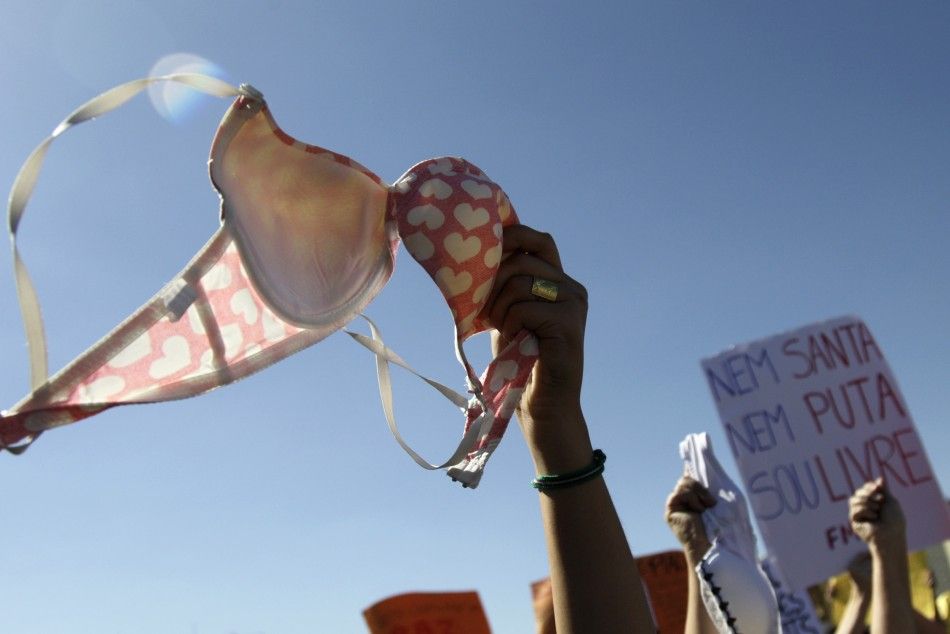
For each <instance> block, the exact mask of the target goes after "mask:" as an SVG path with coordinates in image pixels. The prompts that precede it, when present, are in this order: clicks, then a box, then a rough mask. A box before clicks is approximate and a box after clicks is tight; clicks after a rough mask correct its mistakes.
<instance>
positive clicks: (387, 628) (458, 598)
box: [363, 592, 491, 634]
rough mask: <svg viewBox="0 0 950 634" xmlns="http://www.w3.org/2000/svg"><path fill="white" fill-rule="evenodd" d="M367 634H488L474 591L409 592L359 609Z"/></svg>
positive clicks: (482, 611)
mask: <svg viewBox="0 0 950 634" xmlns="http://www.w3.org/2000/svg"><path fill="white" fill-rule="evenodd" d="M363 618H365V619H366V625H368V626H369V631H370V634H491V628H489V626H488V619H487V618H486V617H485V610H484V609H483V608H482V602H481V600H479V598H478V593H477V592H413V593H408V594H397V595H396V596H392V597H389V598H387V599H383V600H382V601H379V602H378V603H374V604H373V605H371V606H369V607H368V608H366V609H365V610H363Z"/></svg>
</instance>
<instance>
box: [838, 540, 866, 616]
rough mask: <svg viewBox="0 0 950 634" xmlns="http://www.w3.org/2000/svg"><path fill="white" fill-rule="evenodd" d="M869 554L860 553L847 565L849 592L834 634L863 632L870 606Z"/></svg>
mask: <svg viewBox="0 0 950 634" xmlns="http://www.w3.org/2000/svg"><path fill="white" fill-rule="evenodd" d="M871 571H872V566H871V556H870V555H869V554H867V553H861V554H860V555H858V556H857V557H855V558H854V559H853V560H852V561H851V563H850V564H849V565H848V575H849V576H850V577H851V593H850V594H849V595H848V603H847V604H845V606H844V612H842V614H841V619H840V620H839V621H838V627H837V629H835V634H863V633H864V621H865V619H866V618H867V615H868V608H869V607H871V576H872V572H871Z"/></svg>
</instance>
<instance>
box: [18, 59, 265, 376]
mask: <svg viewBox="0 0 950 634" xmlns="http://www.w3.org/2000/svg"><path fill="white" fill-rule="evenodd" d="M164 81H174V82H178V83H180V84H185V85H186V86H190V87H191V88H194V89H195V90H199V91H201V92H204V93H207V94H209V95H213V96H215V97H234V96H237V95H241V94H245V95H248V96H250V97H252V98H253V97H256V96H257V95H260V93H258V92H257V90H255V89H253V88H252V87H250V86H246V87H245V86H242V87H241V88H235V87H234V86H232V85H231V84H229V83H227V82H225V81H222V80H220V79H218V78H216V77H211V76H209V75H202V74H200V73H177V74H173V75H164V76H161V77H147V78H144V79H136V80H133V81H130V82H127V83H124V84H121V85H119V86H116V87H115V88H112V89H110V90H107V91H106V92H104V93H102V94H100V95H98V96H96V97H93V98H92V99H90V100H89V101H87V102H86V103H84V104H83V105H81V106H79V107H78V108H76V109H75V110H74V111H73V112H72V113H71V114H70V115H69V116H68V117H66V118H65V119H63V121H62V122H61V123H60V124H59V125H58V126H56V128H55V129H54V130H53V132H52V133H51V134H50V135H49V136H48V137H46V138H45V139H43V141H42V142H41V143H40V144H39V145H38V146H37V147H36V149H34V150H33V151H32V152H31V153H30V156H29V157H27V159H26V161H24V163H23V166H22V167H20V171H19V172H18V173H17V176H16V179H15V180H14V181H13V188H12V189H11V190H10V198H9V199H8V201H7V224H8V227H9V232H10V246H11V248H12V250H13V271H14V276H15V279H16V291H17V300H18V301H19V304H20V314H21V315H22V317H23V327H24V329H25V330H26V341H27V346H28V349H29V359H30V386H31V387H32V388H33V389H34V390H36V389H38V388H39V387H40V386H41V385H43V384H44V383H45V382H46V380H47V378H48V377H49V366H48V362H47V353H46V334H45V333H44V329H43V315H42V312H41V311H40V302H39V298H38V297H37V294H36V288H35V287H34V285H33V281H32V280H31V279H30V274H29V271H28V270H27V268H26V264H25V263H24V262H23V259H22V258H21V257H20V251H19V249H17V244H16V234H17V230H18V229H19V226H20V220H22V219H23V213H24V212H25V211H26V205H27V203H28V202H29V201H30V196H32V194H33V188H34V187H35V186H36V180H37V178H38V177H39V175H40V169H41V168H42V167H43V160H44V158H45V157H46V152H47V151H48V150H49V146H50V145H52V143H53V141H54V140H55V139H56V138H57V137H59V136H60V135H61V134H63V133H64V132H66V130H68V129H69V128H71V127H73V126H74V125H78V124H80V123H83V122H84V121H89V120H90V119H95V118H96V117H98V116H101V115H104V114H106V113H107V112H109V111H111V110H115V109H116V108H118V107H119V106H121V105H122V104H124V103H125V102H127V101H128V100H129V99H131V98H132V97H135V96H136V95H137V94H139V93H140V92H142V91H143V90H145V89H146V88H148V87H149V86H150V85H151V84H154V83H158V82H164Z"/></svg>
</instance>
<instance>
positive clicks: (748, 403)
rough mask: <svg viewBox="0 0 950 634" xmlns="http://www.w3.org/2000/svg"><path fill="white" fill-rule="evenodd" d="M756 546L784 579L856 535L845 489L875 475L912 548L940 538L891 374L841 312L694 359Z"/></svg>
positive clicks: (935, 507)
mask: <svg viewBox="0 0 950 634" xmlns="http://www.w3.org/2000/svg"><path fill="white" fill-rule="evenodd" d="M702 369H703V375H704V377H705V379H706V382H707V384H708V386H709V389H710V391H711V392H712V397H713V400H714V402H715V404H716V407H717V409H718V411H719V417H720V419H721V420H722V424H723V426H724V429H725V435H726V440H727V441H728V443H729V447H730V449H731V450H732V453H733V456H735V459H736V463H737V464H738V467H739V472H740V474H741V478H742V482H743V485H744V489H745V492H746V497H747V499H748V501H749V504H750V506H751V507H752V512H753V514H754V516H755V518H756V521H757V523H758V526H759V530H760V532H761V534H762V538H763V540H764V541H765V545H766V548H767V549H768V552H769V554H770V555H771V556H773V557H774V559H775V561H776V563H777V564H778V566H779V568H781V571H782V573H783V576H784V578H785V580H786V581H787V582H788V584H789V586H790V587H792V588H793V589H800V588H803V587H805V586H807V585H809V584H812V583H815V582H818V581H821V580H823V579H825V578H827V577H829V576H831V575H833V574H835V573H837V572H840V571H841V570H843V569H844V568H845V567H846V566H847V563H848V561H849V560H850V559H851V558H852V557H853V556H854V555H855V554H857V553H858V552H860V551H861V550H862V549H863V548H864V545H863V544H862V543H861V541H860V540H859V539H858V538H857V537H856V536H855V535H854V534H853V532H852V531H851V529H850V525H849V522H848V498H849V497H850V496H851V494H852V493H853V492H854V490H855V489H857V488H858V487H860V486H861V485H862V484H864V483H865V482H867V481H869V480H873V479H875V478H878V477H880V476H883V477H884V478H885V480H886V481H887V486H888V487H889V489H890V490H891V491H892V492H893V494H894V495H895V496H896V497H897V498H898V499H899V500H900V503H901V506H902V507H903V509H904V515H905V516H906V517H907V540H908V547H909V548H911V549H917V548H923V547H926V546H929V545H930V544H933V543H936V542H939V541H941V540H943V539H946V538H947V537H950V514H948V512H947V509H946V506H945V504H944V501H943V496H942V494H941V492H940V487H939V484H938V483H937V481H936V478H935V477H934V473H933V470H932V469H931V466H930V462H929V461H928V459H927V454H926V451H925V449H924V446H923V443H922V442H921V440H920V438H919V436H918V435H917V430H916V428H915V427H914V423H913V421H912V420H911V416H910V411H909V409H908V407H907V403H906V402H905V400H904V397H903V396H902V395H901V392H900V389H899V388H898V385H897V381H896V380H895V379H894V375H893V373H892V372H891V370H890V367H889V366H888V364H887V361H886V360H885V358H884V354H883V353H882V351H881V348H880V346H879V345H878V343H877V341H876V340H875V339H874V337H873V336H872V334H871V331H870V329H868V327H867V326H866V325H865V324H864V322H863V321H861V320H860V319H859V318H857V317H842V318H838V319H834V320H830V321H827V322H821V323H817V324H812V325H809V326H806V327H804V328H801V329H798V330H795V331H791V332H787V333H784V334H781V335H776V336H774V337H769V338H766V339H760V340H757V341H753V342H750V343H746V344H743V345H740V346H736V347H734V348H732V349H730V350H727V351H725V352H723V353H721V354H719V355H717V356H714V357H711V358H708V359H703V360H702Z"/></svg>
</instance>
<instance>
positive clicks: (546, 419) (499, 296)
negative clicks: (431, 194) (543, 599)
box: [486, 226, 655, 634]
mask: <svg viewBox="0 0 950 634" xmlns="http://www.w3.org/2000/svg"><path fill="white" fill-rule="evenodd" d="M504 253H505V258H504V260H503V261H502V263H501V266H500V268H499V272H498V277H497V279H496V283H495V288H494V289H493V291H492V296H491V297H490V298H489V301H488V304H487V307H486V314H487V315H488V316H489V320H490V322H491V324H492V325H493V326H494V327H495V328H496V329H497V330H498V331H499V333H498V335H497V337H496V347H497V346H500V345H504V344H505V343H506V342H508V341H510V340H511V339H512V338H513V337H514V336H515V335H516V334H517V333H518V332H519V331H521V330H522V329H526V330H529V331H531V332H533V333H534V334H535V336H536V337H537V338H538V344H539V349H540V355H539V359H538V363H537V366H536V367H535V369H534V373H533V374H532V376H531V380H530V381H529V383H528V385H527V387H526V389H525V393H524V396H523V398H522V401H521V404H520V406H519V409H518V419H519V421H520V423H521V428H522V430H523V432H524V436H525V440H526V441H527V444H528V449H529V450H530V452H531V457H532V458H533V460H534V467H535V472H536V474H537V475H538V476H551V475H563V474H569V473H574V472H586V471H587V470H589V468H591V467H592V466H593V465H594V464H595V461H594V452H593V446H592V444H591V440H590V436H589V434H588V430H587V424H586V422H585V420H584V415H583V413H582V411H581V399H580V396H581V379H582V376H583V364H584V328H585V325H586V321H587V291H586V290H585V289H584V287H583V286H582V285H581V284H579V283H577V282H576V281H574V280H573V279H571V278H570V277H569V276H568V275H567V274H566V273H564V270H563V268H562V266H561V260H560V256H559V254H558V250H557V246H556V245H555V243H554V241H553V239H552V238H551V237H550V236H549V235H547V234H543V233H540V232H538V231H535V230H534V229H531V228H529V227H525V226H511V227H508V228H507V229H505V233H504ZM536 281H540V282H541V285H542V288H538V287H537V286H536V285H535V282H536ZM545 282H546V283H547V285H545ZM551 284H553V285H554V286H553V287H552V286H551ZM545 287H546V288H547V290H548V291H549V292H548V294H547V297H548V298H547V299H544V298H543V297H542V296H541V295H544V294H545V293H544V289H545ZM552 290H553V291H554V293H550V291H552ZM552 295H553V296H552ZM526 486H527V484H526ZM539 498H540V503H541V518H542V522H543V524H544V534H545V539H546V542H547V549H548V559H549V563H550V569H551V583H552V593H553V598H554V614H555V621H556V623H557V632H558V634H572V633H574V634H589V633H591V632H597V633H599V634H611V633H614V632H616V633H623V634H629V633H631V632H655V627H654V626H653V622H652V619H651V617H650V611H649V608H648V606H647V602H646V598H645V596H644V593H643V588H642V586H641V583H640V575H639V573H638V572H637V566H636V564H635V562H634V559H633V556H632V554H631V553H630V547H629V546H628V544H627V539H626V537H625V536H624V532H623V528H622V526H621V524H620V519H619V518H618V516H617V513H616V510H615V509H614V506H613V502H612V501H611V499H610V494H609V493H608V492H607V485H606V484H605V482H604V479H603V478H602V477H600V476H599V475H596V476H594V477H591V478H588V479H584V480H583V481H581V482H579V483H577V484H573V485H570V486H563V485H562V486H551V487H546V486H542V488H541V489H540V490H539Z"/></svg>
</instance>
